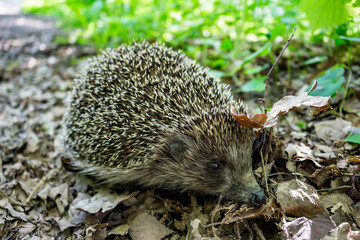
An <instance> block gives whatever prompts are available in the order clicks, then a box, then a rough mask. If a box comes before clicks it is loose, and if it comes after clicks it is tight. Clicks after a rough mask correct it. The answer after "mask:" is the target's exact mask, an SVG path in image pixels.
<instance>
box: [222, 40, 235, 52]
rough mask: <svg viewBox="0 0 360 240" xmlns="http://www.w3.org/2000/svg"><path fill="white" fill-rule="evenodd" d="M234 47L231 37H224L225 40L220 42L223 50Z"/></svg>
mask: <svg viewBox="0 0 360 240" xmlns="http://www.w3.org/2000/svg"><path fill="white" fill-rule="evenodd" d="M233 48H234V45H233V43H232V42H231V40H230V39H228V38H227V39H224V41H222V42H221V44H220V49H221V50H223V51H231V50H232V49H233Z"/></svg>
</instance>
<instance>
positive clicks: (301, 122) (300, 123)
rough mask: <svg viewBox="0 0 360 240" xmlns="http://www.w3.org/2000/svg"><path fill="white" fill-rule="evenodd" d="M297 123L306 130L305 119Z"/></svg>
mask: <svg viewBox="0 0 360 240" xmlns="http://www.w3.org/2000/svg"><path fill="white" fill-rule="evenodd" d="M297 125H298V126H299V127H300V128H301V129H302V130H306V129H307V126H306V122H304V121H299V122H298V123H297Z"/></svg>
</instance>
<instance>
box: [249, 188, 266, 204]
mask: <svg viewBox="0 0 360 240" xmlns="http://www.w3.org/2000/svg"><path fill="white" fill-rule="evenodd" d="M265 202H266V196H265V193H264V192H263V191H262V190H260V191H257V192H254V193H253V195H252V197H251V205H253V206H254V207H260V206H261V205H262V204H264V203H265Z"/></svg>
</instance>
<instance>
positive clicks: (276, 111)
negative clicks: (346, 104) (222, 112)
mask: <svg viewBox="0 0 360 240" xmlns="http://www.w3.org/2000/svg"><path fill="white" fill-rule="evenodd" d="M316 86H317V81H315V82H314V85H313V86H312V88H311V89H310V90H309V91H308V92H304V93H301V94H300V95H299V96H285V97H283V98H282V99H280V100H279V101H277V102H276V103H275V104H274V105H273V107H272V108H271V110H270V112H269V113H268V114H265V113H259V114H255V115H254V116H253V117H252V118H249V117H248V116H247V115H246V114H237V112H236V109H235V108H234V107H233V106H232V105H231V104H230V112H231V115H233V117H234V118H235V119H236V121H237V122H238V123H239V124H240V125H241V126H244V127H246V128H250V129H253V130H254V132H255V134H256V135H258V134H259V132H260V131H261V130H262V129H263V128H271V127H273V126H275V125H276V124H277V121H278V119H279V117H280V116H281V115H284V114H285V113H287V112H289V111H292V110H294V109H296V108H298V107H301V106H309V107H313V108H315V109H313V111H312V112H310V115H311V116H312V115H317V114H319V113H320V112H322V111H325V110H327V109H329V108H331V106H330V105H329V104H328V102H329V99H330V97H320V96H309V93H311V92H312V91H313V90H314V89H315V88H316Z"/></svg>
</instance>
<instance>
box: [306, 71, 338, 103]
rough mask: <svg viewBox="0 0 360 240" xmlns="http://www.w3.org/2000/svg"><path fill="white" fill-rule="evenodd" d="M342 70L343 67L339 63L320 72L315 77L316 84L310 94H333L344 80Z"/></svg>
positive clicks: (325, 95) (324, 95)
mask: <svg viewBox="0 0 360 240" xmlns="http://www.w3.org/2000/svg"><path fill="white" fill-rule="evenodd" d="M344 72H345V70H344V67H343V66H340V65H336V66H334V67H332V68H330V69H328V70H326V71H324V72H322V73H321V74H322V75H321V76H320V77H318V78H316V79H315V80H317V82H318V85H317V88H316V89H315V90H314V91H312V92H311V93H310V95H311V96H323V97H327V96H333V95H334V94H335V93H336V91H338V90H340V87H341V85H342V84H343V83H344V81H345V78H344ZM315 80H314V81H315ZM313 83H314V82H313ZM313 83H312V84H310V86H312V85H313ZM309 89H310V88H309ZM309 89H308V90H309Z"/></svg>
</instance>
